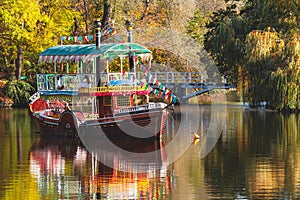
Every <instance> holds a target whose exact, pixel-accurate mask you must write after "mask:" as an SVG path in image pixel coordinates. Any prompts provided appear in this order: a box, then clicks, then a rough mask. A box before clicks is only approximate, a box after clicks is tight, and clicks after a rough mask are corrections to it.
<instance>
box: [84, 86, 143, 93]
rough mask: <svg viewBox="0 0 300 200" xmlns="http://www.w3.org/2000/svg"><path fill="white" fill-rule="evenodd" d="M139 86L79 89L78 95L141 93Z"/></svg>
mask: <svg viewBox="0 0 300 200" xmlns="http://www.w3.org/2000/svg"><path fill="white" fill-rule="evenodd" d="M143 90H144V89H143V88H142V87H141V86H102V87H91V88H79V89H78V92H79V93H96V92H127V91H143Z"/></svg>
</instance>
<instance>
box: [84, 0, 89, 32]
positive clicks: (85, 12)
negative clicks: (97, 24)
mask: <svg viewBox="0 0 300 200" xmlns="http://www.w3.org/2000/svg"><path fill="white" fill-rule="evenodd" d="M83 6H84V18H85V19H84V22H85V33H86V34H88V33H89V9H88V4H87V2H86V0H84V1H83Z"/></svg>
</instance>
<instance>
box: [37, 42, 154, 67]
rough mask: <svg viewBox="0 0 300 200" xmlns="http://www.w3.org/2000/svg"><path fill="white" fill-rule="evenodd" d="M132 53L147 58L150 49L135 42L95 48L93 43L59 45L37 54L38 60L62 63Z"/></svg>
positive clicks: (109, 44) (111, 57) (112, 57)
mask: <svg viewBox="0 0 300 200" xmlns="http://www.w3.org/2000/svg"><path fill="white" fill-rule="evenodd" d="M130 53H133V54H135V55H137V56H140V57H142V58H143V59H147V58H150V57H151V51H150V50H149V49H147V48H145V47H143V46H141V45H139V44H135V43H104V44H101V45H100V48H99V49H97V48H96V45H95V44H82V45H59V46H54V47H50V48H48V49H46V50H45V51H43V52H41V53H40V54H39V62H48V63H55V62H58V63H62V62H80V61H83V62H85V61H90V60H92V59H93V58H94V57H98V56H100V58H101V59H104V58H109V59H114V58H115V57H116V56H122V55H123V56H124V55H129V54H130Z"/></svg>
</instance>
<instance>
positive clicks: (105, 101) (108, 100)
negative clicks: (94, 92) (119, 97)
mask: <svg viewBox="0 0 300 200" xmlns="http://www.w3.org/2000/svg"><path fill="white" fill-rule="evenodd" d="M103 105H104V106H111V96H109V97H103Z"/></svg>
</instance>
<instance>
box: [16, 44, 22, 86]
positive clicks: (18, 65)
mask: <svg viewBox="0 0 300 200" xmlns="http://www.w3.org/2000/svg"><path fill="white" fill-rule="evenodd" d="M22 54H23V53H22V47H21V46H18V55H17V62H16V79H17V80H18V81H19V80H21V74H22Z"/></svg>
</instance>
